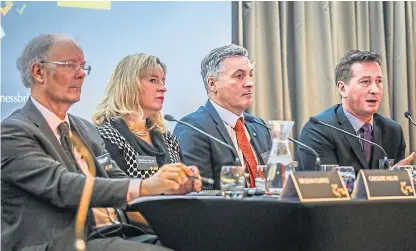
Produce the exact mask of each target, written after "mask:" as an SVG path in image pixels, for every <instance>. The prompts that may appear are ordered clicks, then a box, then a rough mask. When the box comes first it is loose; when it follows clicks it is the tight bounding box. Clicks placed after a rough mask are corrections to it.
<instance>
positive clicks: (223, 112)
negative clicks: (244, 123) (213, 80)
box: [209, 99, 244, 128]
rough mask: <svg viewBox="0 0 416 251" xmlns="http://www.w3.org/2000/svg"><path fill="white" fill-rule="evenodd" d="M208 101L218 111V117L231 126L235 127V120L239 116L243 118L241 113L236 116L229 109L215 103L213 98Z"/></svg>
mask: <svg viewBox="0 0 416 251" xmlns="http://www.w3.org/2000/svg"><path fill="white" fill-rule="evenodd" d="M209 101H210V102H211V104H212V106H214V108H215V110H216V111H217V112H218V115H220V118H221V119H222V121H224V122H225V123H227V124H228V125H229V126H231V127H232V128H234V127H235V124H237V120H238V119H239V118H243V119H244V116H243V113H242V114H240V116H237V115H235V114H234V113H232V112H230V111H229V110H227V109H225V108H224V107H222V106H220V105H218V104H217V103H215V101H214V100H212V99H210V100H209Z"/></svg>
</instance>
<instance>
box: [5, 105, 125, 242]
mask: <svg viewBox="0 0 416 251" xmlns="http://www.w3.org/2000/svg"><path fill="white" fill-rule="evenodd" d="M69 120H70V124H71V129H72V130H74V131H75V132H76V133H77V134H78V135H79V136H80V137H81V138H82V139H83V142H84V144H85V145H86V146H87V147H88V149H89V151H90V152H91V153H92V155H93V156H94V157H98V156H101V155H103V154H106V153H107V151H106V150H105V147H104V143H103V141H102V139H101V137H100V134H99V133H98V131H97V129H96V128H95V127H94V125H92V124H91V123H89V122H87V121H86V120H83V119H81V118H78V117H75V116H72V115H69ZM95 164H96V168H97V176H98V177H102V178H96V180H95V184H94V189H93V193H92V197H91V202H90V207H115V208H125V206H126V195H127V190H128V185H129V179H127V178H126V177H127V176H126V175H125V174H124V173H123V172H122V171H121V170H120V169H119V168H118V167H117V164H116V163H115V162H112V165H113V168H112V169H109V170H108V171H105V169H104V168H103V167H101V166H100V164H99V163H98V162H97V161H95ZM108 177H112V178H119V179H108ZM85 179H86V178H85V176H84V175H83V174H81V173H79V171H78V170H76V169H75V168H74V167H73V166H72V165H71V162H70V160H69V158H68V157H67V155H66V154H65V152H64V150H63V148H62V147H61V145H60V143H59V141H58V139H57V138H56V136H55V134H54V133H53V132H52V130H51V129H50V127H49V125H48V124H47V122H46V120H45V119H44V117H43V116H42V114H41V113H40V112H39V110H38V109H37V108H36V107H35V106H34V104H33V103H32V102H31V101H30V100H29V101H28V102H27V103H26V105H25V106H24V107H23V108H22V109H19V110H17V111H15V112H14V113H13V114H12V115H11V116H10V117H8V118H6V119H5V120H4V121H2V123H1V202H2V207H1V210H2V212H1V247H2V250H21V249H22V250H46V249H48V250H73V249H74V248H73V235H74V222H75V221H74V220H75V216H76V212H77V208H78V204H79V201H80V198H81V193H82V190H83V187H84V183H85ZM86 225H88V222H87V224H86ZM86 231H87V229H86Z"/></svg>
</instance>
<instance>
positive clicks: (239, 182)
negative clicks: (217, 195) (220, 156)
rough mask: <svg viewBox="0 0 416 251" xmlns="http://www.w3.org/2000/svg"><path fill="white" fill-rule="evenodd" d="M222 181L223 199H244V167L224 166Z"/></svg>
mask: <svg viewBox="0 0 416 251" xmlns="http://www.w3.org/2000/svg"><path fill="white" fill-rule="evenodd" d="M220 181H221V192H222V197H223V198H242V197H244V187H245V184H246V179H245V175H244V168H243V167H242V166H223V167H222V168H221V176H220Z"/></svg>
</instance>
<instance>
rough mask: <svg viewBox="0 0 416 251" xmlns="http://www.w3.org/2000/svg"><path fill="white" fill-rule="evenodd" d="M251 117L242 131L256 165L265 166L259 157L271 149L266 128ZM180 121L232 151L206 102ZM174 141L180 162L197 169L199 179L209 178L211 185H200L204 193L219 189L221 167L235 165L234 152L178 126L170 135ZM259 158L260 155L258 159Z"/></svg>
mask: <svg viewBox="0 0 416 251" xmlns="http://www.w3.org/2000/svg"><path fill="white" fill-rule="evenodd" d="M244 116H252V117H253V120H252V121H251V122H248V121H245V127H246V128H247V131H248V133H249V134H250V137H251V142H250V143H251V145H252V147H253V150H254V151H255V154H256V156H257V159H258V160H259V163H258V164H259V165H260V164H266V163H265V162H264V159H263V157H264V156H265V155H267V153H268V152H269V151H270V148H271V136H270V133H269V131H268V129H267V128H266V124H265V123H264V121H263V120H261V119H260V118H257V117H254V116H253V115H250V114H248V113H244ZM181 121H184V122H187V123H189V124H191V125H193V126H195V127H197V128H199V129H201V130H202V131H204V132H206V133H208V134H210V135H212V136H214V137H215V138H217V139H219V140H221V141H223V142H225V143H227V144H229V145H230V146H232V147H233V148H234V144H233V141H232V140H231V137H230V135H229V134H228V132H227V129H226V128H225V126H224V122H223V121H222V119H221V118H220V116H219V115H218V112H217V111H216V110H215V108H214V107H213V106H212V104H211V102H210V101H209V100H208V101H207V103H206V104H205V106H201V107H200V108H199V109H198V110H197V111H195V112H193V113H191V114H189V115H187V116H185V117H184V118H182V119H181ZM173 133H174V134H175V135H176V137H177V138H178V141H179V145H180V147H181V151H182V156H181V157H182V160H183V162H184V163H185V164H186V165H195V166H197V167H198V168H199V170H200V172H201V176H203V177H208V178H213V179H214V181H215V183H214V185H207V184H204V186H203V188H204V189H220V173H221V167H222V166H224V165H233V164H235V159H236V157H238V156H237V151H236V150H235V148H234V151H232V150H231V149H229V148H227V147H226V146H223V145H221V144H219V143H218V142H215V141H214V140H212V139H210V138H208V137H207V136H204V135H203V134H201V133H199V132H197V131H196V130H193V129H192V128H189V127H188V126H186V125H182V124H180V123H178V124H177V125H176V127H175V130H174V132H173ZM262 154H263V155H262Z"/></svg>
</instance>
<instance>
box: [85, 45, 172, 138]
mask: <svg viewBox="0 0 416 251" xmlns="http://www.w3.org/2000/svg"><path fill="white" fill-rule="evenodd" d="M159 65H160V66H161V67H162V69H163V72H164V73H165V75H166V66H165V65H164V64H163V63H162V62H160V60H159V58H158V57H155V56H152V55H148V54H144V53H139V54H132V55H128V56H126V57H125V58H123V59H122V60H121V61H120V62H119V63H118V64H117V66H116V68H115V69H114V71H113V73H112V74H111V77H110V79H109V81H108V85H107V87H106V89H105V94H104V99H103V100H102V101H101V103H100V104H99V105H98V106H97V110H96V112H95V113H94V114H93V116H92V121H93V123H94V124H96V125H100V124H102V123H103V122H104V121H111V120H115V119H124V118H125V117H126V116H130V117H131V118H133V120H134V121H136V120H142V119H143V110H142V108H141V106H140V102H139V101H140V97H141V96H142V95H143V86H142V84H141V83H140V78H142V77H144V76H145V75H146V74H149V73H150V74H152V73H153V72H155V71H156V69H157V68H158V66H159ZM146 124H147V127H148V129H149V130H152V129H155V130H157V131H160V132H164V131H165V130H166V126H165V124H164V120H163V115H162V113H161V112H160V111H159V112H157V113H155V114H153V115H152V116H150V117H149V118H148V123H146Z"/></svg>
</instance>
